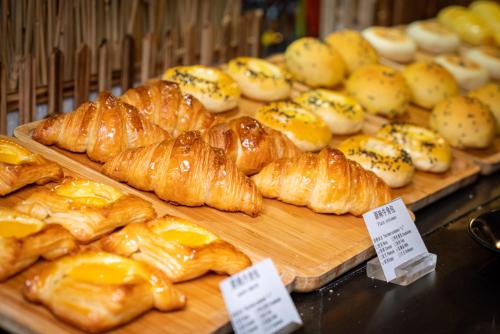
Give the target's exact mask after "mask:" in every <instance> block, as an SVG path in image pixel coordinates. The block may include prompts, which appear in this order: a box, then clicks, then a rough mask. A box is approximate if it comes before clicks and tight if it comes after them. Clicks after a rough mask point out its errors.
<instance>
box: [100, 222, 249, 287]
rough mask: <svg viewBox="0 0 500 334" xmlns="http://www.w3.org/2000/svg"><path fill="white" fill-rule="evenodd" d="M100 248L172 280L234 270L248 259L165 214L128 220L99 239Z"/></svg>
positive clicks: (223, 242)
mask: <svg viewBox="0 0 500 334" xmlns="http://www.w3.org/2000/svg"><path fill="white" fill-rule="evenodd" d="M100 245H101V247H102V249H103V250H105V251H107V252H110V253H114V254H118V255H122V256H126V257H130V258H132V259H134V260H137V261H140V262H145V263H147V264H148V265H150V266H152V267H155V268H157V269H159V270H161V271H162V272H163V273H164V274H165V275H166V276H167V277H168V278H169V279H170V280H171V281H172V282H183V281H187V280H190V279H193V278H196V277H199V276H202V275H204V274H205V273H207V272H209V271H214V272H216V273H218V274H227V275H232V274H235V273H237V272H239V271H241V270H243V269H245V268H247V267H249V266H250V265H251V264H252V262H251V261H250V259H249V258H248V256H246V255H245V254H243V253H242V252H240V251H239V250H237V249H236V248H235V247H234V246H233V245H231V244H229V243H227V242H225V241H223V240H221V239H220V238H219V237H218V236H216V235H215V234H213V233H211V232H209V231H207V230H206V229H204V228H202V227H200V226H198V225H195V224H193V223H190V222H188V221H185V220H183V219H180V218H177V217H173V216H165V217H162V218H158V219H155V220H152V221H150V222H148V223H145V224H132V225H128V226H126V227H125V228H124V229H122V230H121V231H119V232H117V233H113V234H111V235H109V236H108V237H106V238H104V239H102V240H101V241H100Z"/></svg>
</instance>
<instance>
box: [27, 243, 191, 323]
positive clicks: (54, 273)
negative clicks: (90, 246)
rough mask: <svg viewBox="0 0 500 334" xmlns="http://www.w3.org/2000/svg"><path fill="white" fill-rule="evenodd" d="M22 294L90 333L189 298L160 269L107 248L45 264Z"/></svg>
mask: <svg viewBox="0 0 500 334" xmlns="http://www.w3.org/2000/svg"><path fill="white" fill-rule="evenodd" d="M24 296H25V297H26V298H27V299H28V300H29V301H32V302H37V303H42V304H43V305H45V306H46V307H47V308H48V309H49V310H51V311H52V313H54V315H55V316H56V317H58V318H60V319H62V320H64V321H65V322H67V323H69V324H71V325H73V326H76V327H78V328H79V329H82V330H84V331H87V332H91V333H97V332H103V331H106V330H109V329H111V328H113V327H116V326H119V325H121V324H124V323H126V322H128V321H130V320H132V319H133V318H136V317H137V316H139V315H141V314H142V313H144V312H146V311H148V310H150V309H152V308H154V309H157V310H159V311H171V310H175V309H179V308H182V307H183V306H184V304H185V303H186V297H185V296H184V295H183V294H182V293H181V292H179V291H177V290H176V289H175V288H174V287H173V285H172V283H171V282H170V281H169V280H168V278H167V277H166V276H165V275H164V274H163V273H162V272H160V271H158V270H156V269H154V268H151V267H149V266H147V265H146V264H143V263H140V262H137V261H134V260H131V259H127V258H124V257H121V256H118V255H114V254H108V253H104V252H95V251H90V252H83V253H80V254H77V255H74V256H66V257H64V258H62V259H59V260H57V261H54V262H50V263H45V264H44V265H42V266H40V267H39V268H38V270H37V271H35V272H34V273H33V274H32V275H31V276H30V277H29V278H28V279H27V280H26V282H25V284H24Z"/></svg>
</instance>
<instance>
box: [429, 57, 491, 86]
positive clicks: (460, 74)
mask: <svg viewBox="0 0 500 334" xmlns="http://www.w3.org/2000/svg"><path fill="white" fill-rule="evenodd" d="M434 60H435V61H436V63H438V64H439V65H441V66H443V67H444V68H446V70H447V71H448V72H450V73H451V74H452V75H453V76H454V77H455V79H456V80H457V82H458V84H459V85H460V87H462V88H463V89H466V90H469V89H474V88H476V87H479V86H481V85H483V84H485V83H486V82H487V81H488V79H489V76H488V71H487V70H486V69H484V68H483V67H481V66H479V65H478V64H477V63H475V62H473V61H470V60H468V59H465V58H463V57H460V56H457V55H441V56H438V57H436V58H435V59H434Z"/></svg>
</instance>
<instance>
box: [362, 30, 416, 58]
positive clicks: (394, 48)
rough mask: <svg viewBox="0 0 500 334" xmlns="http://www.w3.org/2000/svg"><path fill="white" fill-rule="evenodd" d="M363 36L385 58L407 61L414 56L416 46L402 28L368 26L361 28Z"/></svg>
mask: <svg viewBox="0 0 500 334" xmlns="http://www.w3.org/2000/svg"><path fill="white" fill-rule="evenodd" d="M363 37H364V38H366V39H367V40H368V42H370V44H371V45H372V46H373V47H374V48H375V50H377V52H378V54H379V55H381V56H382V57H385V58H387V59H391V60H394V61H397V62H400V63H407V62H410V61H412V60H413V59H414V58H415V52H416V51H417V46H416V44H415V42H414V41H413V40H411V39H410V38H409V37H408V36H407V35H406V33H405V32H404V31H403V30H400V29H397V28H389V27H369V28H366V29H365V30H363Z"/></svg>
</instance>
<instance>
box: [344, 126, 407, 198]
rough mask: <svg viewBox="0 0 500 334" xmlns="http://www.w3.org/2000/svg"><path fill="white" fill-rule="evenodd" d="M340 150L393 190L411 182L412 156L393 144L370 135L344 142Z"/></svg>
mask: <svg viewBox="0 0 500 334" xmlns="http://www.w3.org/2000/svg"><path fill="white" fill-rule="evenodd" d="M339 150H341V151H342V152H344V154H345V155H346V157H347V158H348V159H351V160H354V161H356V162H358V163H359V164H360V165H361V166H363V168H365V169H367V170H370V171H372V172H373V173H375V174H376V175H377V176H378V177H380V178H381V179H382V180H384V182H385V183H386V184H387V185H388V186H389V187H391V188H400V187H403V186H405V185H407V184H408V183H410V182H411V180H412V179H413V174H415V167H414V165H413V162H412V160H411V157H410V155H409V154H408V153H407V152H406V151H404V150H403V149H402V148H401V147H400V146H398V145H395V144H393V143H392V142H390V141H388V140H385V139H381V138H377V137H374V136H369V135H357V136H354V137H350V138H348V139H346V140H345V141H343V142H342V143H341V144H340V146H339Z"/></svg>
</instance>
